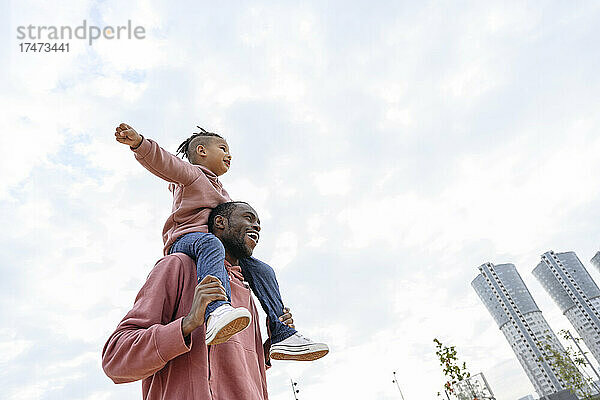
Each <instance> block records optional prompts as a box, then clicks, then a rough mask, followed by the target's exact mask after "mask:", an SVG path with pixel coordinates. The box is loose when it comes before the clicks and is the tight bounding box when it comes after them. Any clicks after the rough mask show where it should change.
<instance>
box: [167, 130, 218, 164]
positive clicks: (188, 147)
mask: <svg viewBox="0 0 600 400" xmlns="http://www.w3.org/2000/svg"><path fill="white" fill-rule="evenodd" d="M196 126H197V127H198V129H200V132H195V133H194V134H193V135H192V136H190V137H189V138H187V139H185V140H184V141H183V142H182V143H181V144H180V145H179V147H178V148H177V155H179V154H183V156H184V157H185V158H187V159H188V160H190V152H193V151H194V149H195V148H196V146H197V144H198V141H199V140H202V139H205V138H207V137H218V138H221V139H223V137H222V136H221V135H219V134H217V133H214V132H208V131H207V130H205V129H204V128H202V127H200V126H198V125H196ZM198 139H199V140H198Z"/></svg>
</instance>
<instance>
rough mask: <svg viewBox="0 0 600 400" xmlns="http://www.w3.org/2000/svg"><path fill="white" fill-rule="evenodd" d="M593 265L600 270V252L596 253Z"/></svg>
mask: <svg viewBox="0 0 600 400" xmlns="http://www.w3.org/2000/svg"><path fill="white" fill-rule="evenodd" d="M592 264H594V266H595V267H596V268H598V269H600V251H599V252H597V253H596V255H595V256H594V257H592Z"/></svg>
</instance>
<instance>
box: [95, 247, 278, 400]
mask: <svg viewBox="0 0 600 400" xmlns="http://www.w3.org/2000/svg"><path fill="white" fill-rule="evenodd" d="M225 267H226V268H227V272H228V274H229V279H230V283H231V303H232V305H233V306H234V307H245V308H247V309H248V310H249V311H250V313H251V314H252V322H251V323H250V326H248V328H246V329H245V330H243V331H242V332H240V333H238V334H236V335H235V336H233V337H232V338H231V339H229V340H228V341H227V342H225V343H222V344H218V345H215V346H208V347H207V346H206V345H205V344H204V336H205V328H204V325H203V326H202V327H200V328H198V329H196V330H195V331H194V332H192V334H191V335H190V342H189V346H188V345H186V343H185V341H184V338H183V334H182V332H181V322H182V319H183V317H185V316H186V315H187V313H188V312H189V310H190V309H191V306H192V300H193V298H194V289H195V286H196V264H195V263H194V262H193V260H192V259H191V258H189V257H188V256H186V255H184V254H181V253H175V254H172V255H170V256H166V257H164V258H162V259H161V260H159V261H158V262H157V263H156V265H155V266H154V268H153V269H152V271H151V272H150V275H149V276H148V279H147V280H146V283H145V284H144V286H143V287H142V289H141V290H140V292H139V293H138V295H137V297H136V299H135V303H134V304H133V308H132V309H131V311H129V312H128V313H127V315H126V316H125V318H123V320H122V321H121V322H120V323H119V325H118V326H117V329H116V330H115V331H114V333H113V334H112V335H111V336H110V337H109V339H108V341H107V342H106V344H105V345H104V350H103V351H102V367H103V368H104V372H105V373H106V375H108V377H109V378H111V379H112V380H113V381H114V382H115V383H125V382H133V381H136V380H140V379H142V394H143V398H144V399H145V400H159V399H160V400H267V399H268V393H267V382H266V377H265V358H264V354H263V346H262V340H261V336H260V329H259V327H258V313H257V311H256V307H255V305H254V301H253V300H252V296H250V289H248V288H247V287H246V285H245V284H244V282H243V280H242V279H243V278H242V273H241V269H240V267H238V266H233V267H232V266H230V265H229V264H228V263H227V262H226V263H225Z"/></svg>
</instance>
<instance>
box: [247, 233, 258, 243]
mask: <svg viewBox="0 0 600 400" xmlns="http://www.w3.org/2000/svg"><path fill="white" fill-rule="evenodd" d="M246 235H247V236H248V237H249V238H250V239H252V240H253V241H255V242H258V235H257V234H256V233H247V234H246Z"/></svg>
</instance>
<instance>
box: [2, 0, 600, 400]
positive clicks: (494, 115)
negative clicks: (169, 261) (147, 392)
mask: <svg viewBox="0 0 600 400" xmlns="http://www.w3.org/2000/svg"><path fill="white" fill-rule="evenodd" d="M83 20H86V21H87V24H88V25H90V24H92V25H97V26H107V25H112V26H115V25H125V24H127V21H128V20H131V21H132V24H133V25H134V26H143V27H144V28H145V33H146V35H145V38H144V39H131V40H129V39H119V40H106V39H99V40H97V41H95V42H93V44H92V45H88V43H87V42H86V41H85V40H77V39H73V40H70V41H65V42H68V43H70V51H69V52H62V53H61V52H57V53H25V52H21V51H20V46H19V44H20V43H21V42H23V40H20V39H18V38H17V27H18V26H27V25H30V24H32V25H38V26H39V25H43V26H49V25H54V26H71V27H76V26H79V25H81V24H82V21H83ZM0 21H1V22H2V23H1V24H0V26H1V28H0V57H1V58H2V60H4V62H3V67H2V70H1V72H0V87H1V92H0V93H1V94H0V105H1V108H2V110H3V112H2V118H0V129H1V131H2V134H1V135H0V173H1V175H2V177H3V179H2V181H1V182H0V215H1V221H2V226H4V229H2V230H1V231H0V275H1V276H2V279H0V320H1V321H2V323H1V324H0V386H2V388H3V396H6V397H5V398H7V399H19V400H21V399H44V400H46V399H48V400H49V399H86V400H108V399H110V400H117V399H132V398H140V396H141V384H140V383H139V382H135V383H129V384H123V385H115V384H113V383H112V382H111V381H110V380H109V379H108V378H107V377H106V376H105V375H104V373H103V371H102V368H101V350H102V347H103V345H104V343H105V341H106V340H107V338H108V336H109V335H110V334H111V333H112V331H113V330H114V329H115V327H116V325H117V324H118V322H119V321H120V320H121V318H122V317H123V316H124V315H125V313H126V312H127V311H128V310H129V309H130V307H131V306H132V304H133V300H134V298H135V295H136V293H137V291H138V290H139V289H140V288H141V286H142V285H143V283H144V281H145V279H146V276H147V275H148V273H149V271H150V270H151V269H152V267H153V265H154V263H155V262H156V261H157V260H158V259H159V258H160V257H161V255H162V240H161V231H162V226H163V223H164V221H165V219H166V217H167V216H168V214H169V211H170V206H171V197H170V193H169V192H168V190H167V184H166V183H165V182H163V181H161V180H160V179H158V178H156V177H154V176H152V175H151V174H149V173H148V172H147V171H146V170H145V169H143V168H142V167H141V166H140V165H139V164H138V163H137V162H136V161H135V160H134V158H133V156H132V154H131V153H130V152H129V151H128V149H127V148H126V147H125V146H123V145H120V144H118V143H116V142H115V141H114V136H113V133H114V129H115V127H116V125H118V124H119V123H120V122H126V123H128V124H130V125H132V126H133V127H134V128H135V129H136V130H138V132H140V133H142V134H143V135H145V136H146V137H149V138H152V139H154V140H156V141H157V142H158V143H160V144H161V145H162V146H163V147H164V148H166V149H168V150H170V151H175V149H176V148H177V145H178V144H179V143H180V142H181V141H183V140H184V139H185V138H187V137H188V136H189V135H190V134H191V133H192V132H193V131H194V130H195V129H196V125H200V126H202V127H204V128H206V129H208V130H211V131H216V132H218V133H220V134H221V135H223V136H224V137H225V138H226V139H227V141H228V143H229V145H230V148H231V152H232V156H233V160H232V166H231V169H230V171H229V172H228V173H227V174H225V175H224V176H223V177H222V178H221V181H222V182H223V184H224V186H225V188H226V189H227V190H228V192H229V193H230V195H231V196H232V198H234V199H238V200H245V201H247V202H249V203H250V204H251V205H252V206H253V207H254V208H255V209H256V210H257V212H258V214H259V216H260V219H261V222H262V231H261V243H260V244H259V246H258V247H257V248H256V251H255V255H256V256H257V257H259V258H261V259H263V260H265V261H267V262H269V263H270V264H271V265H272V266H273V267H274V269H275V270H276V272H277V276H278V280H279V283H280V287H281V292H282V296H283V299H284V302H285V303H286V305H288V306H289V307H290V308H291V310H292V313H293V315H294V319H295V322H296V327H297V329H298V330H299V331H300V332H301V333H303V334H305V335H306V336H308V337H310V338H313V339H315V340H320V341H325V342H327V343H328V344H329V347H330V349H331V352H330V354H329V355H327V356H326V357H325V358H323V359H321V360H318V361H315V362H312V363H294V362H276V363H275V364H274V366H273V368H271V369H270V370H269V371H268V372H267V376H268V378H267V379H268V387H269V396H270V398H271V399H272V400H284V399H292V398H293V396H292V393H291V389H290V379H292V380H294V381H296V382H298V387H299V389H300V393H299V394H298V398H299V399H301V400H309V399H310V400H318V399H331V398H336V399H382V400H391V399H399V398H400V394H399V393H398V390H397V388H396V386H395V385H394V384H393V383H392V379H393V376H392V373H393V371H396V373H397V377H398V381H399V384H400V387H401V389H402V393H403V395H404V398H405V399H406V400H410V399H418V400H423V399H436V398H438V397H437V395H436V393H437V392H438V391H440V390H441V388H442V385H443V383H444V382H445V380H444V377H443V375H442V370H441V367H440V366H439V363H438V361H437V360H436V356H435V345H434V343H433V339H434V338H438V339H440V340H441V341H442V342H443V343H444V344H448V345H454V346H456V349H457V351H458V356H459V359H460V360H461V361H464V362H466V364H467V367H468V368H469V369H470V371H471V372H472V373H479V372H483V373H484V375H485V376H486V379H487V381H488V382H489V384H490V386H491V388H492V390H493V392H494V394H495V395H496V398H497V399H498V400H516V399H518V398H519V397H522V396H525V395H527V394H533V393H534V389H533V386H532V385H531V384H530V382H529V381H528V379H527V377H526V375H525V373H524V371H523V370H522V369H521V367H520V365H519V363H518V361H517V359H516V357H515V355H514V353H513V352H512V350H511V348H510V346H509V344H508V342H507V341H506V340H505V338H504V336H503V335H502V333H501V332H500V330H499V329H498V327H497V326H496V324H495V322H494V321H493V319H492V317H491V315H490V314H489V313H488V311H487V310H486V309H485V307H484V305H483V304H482V303H481V301H480V300H479V298H478V297H477V295H476V293H475V292H474V290H473V289H472V287H471V285H470V283H471V281H472V280H473V279H474V278H475V276H476V275H477V273H478V270H477V267H478V266H479V265H481V264H482V263H484V262H488V261H489V262H492V263H496V264H500V263H507V262H510V263H514V264H515V265H516V267H517V269H518V271H519V272H520V274H521V276H522V277H523V279H524V281H525V283H526V285H527V286H528V287H529V289H530V291H531V293H532V295H533V297H534V299H535V301H536V302H537V304H538V306H539V307H540V309H541V310H542V312H543V315H544V316H545V318H546V319H547V321H548V322H549V324H550V326H551V327H552V328H553V329H554V330H555V332H558V331H559V330H560V329H563V328H569V324H568V321H567V320H566V318H565V317H564V316H563V315H561V313H560V311H559V309H558V307H557V306H556V305H555V304H554V303H553V302H552V300H551V298H550V297H549V296H548V295H547V294H546V293H545V291H544V289H543V288H542V287H541V285H540V284H539V283H538V282H537V281H536V279H535V278H534V277H533V275H532V274H531V271H532V270H533V268H534V267H535V266H536V265H537V263H538V262H539V260H540V256H541V254H543V253H544V252H546V251H548V250H554V251H556V252H560V251H575V252H576V253H577V255H578V256H579V258H580V259H581V260H582V262H583V263H584V265H586V266H587V267H588V270H589V271H590V274H591V275H592V277H593V278H594V279H595V280H596V282H598V281H600V272H599V271H598V270H595V269H594V268H593V267H592V266H591V263H590V262H589V260H590V258H591V257H592V256H593V255H594V254H595V253H596V252H597V251H599V250H600V238H599V231H598V221H599V220H600V187H599V185H598V177H599V176H600V159H599V157H598V155H599V154H600V134H599V129H600V115H599V114H598V110H599V106H600V95H599V93H600V78H599V76H598V70H600V55H599V54H600V53H599V52H598V38H599V37H600V4H598V3H597V2H593V1H578V2H558V1H556V2H553V1H546V2H532V1H531V2H527V1H526V2H523V1H497V2H493V1H488V2H480V1H454V2H450V1H437V2H411V1H389V2H386V1H381V2H370V1H343V2H342V1H331V2H320V1H303V2H292V1H289V2H288V1H280V2H277V3H273V2H263V1H252V2H239V1H238V2H221V3H218V4H217V3H215V2H205V1H200V2H198V1H181V2H166V1H158V0H139V1H131V2H118V1H114V0H105V1H89V0H84V1H65V2H60V4H59V3H56V4H54V3H53V2H41V1H27V0H24V1H18V2H17V1H7V0H1V1H0ZM59 43H60V41H59ZM262 325H264V324H262V323H261V326H262ZM596 365H597V363H596Z"/></svg>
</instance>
